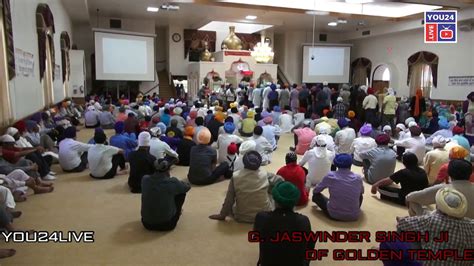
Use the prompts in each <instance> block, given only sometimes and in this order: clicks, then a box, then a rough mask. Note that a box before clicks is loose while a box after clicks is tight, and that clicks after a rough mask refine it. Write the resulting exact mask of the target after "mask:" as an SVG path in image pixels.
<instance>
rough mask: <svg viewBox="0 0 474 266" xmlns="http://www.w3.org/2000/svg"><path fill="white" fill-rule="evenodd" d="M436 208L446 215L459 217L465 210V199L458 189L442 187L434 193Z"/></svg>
mask: <svg viewBox="0 0 474 266" xmlns="http://www.w3.org/2000/svg"><path fill="white" fill-rule="evenodd" d="M436 208H437V209H438V210H439V211H440V212H442V213H444V214H446V215H448V216H451V217H455V218H459V219H461V218H464V216H465V215H466V212H467V200H466V197H465V196H464V195H463V194H462V193H461V192H459V191H458V190H456V189H454V188H451V187H444V188H442V189H440V190H438V192H437V193H436Z"/></svg>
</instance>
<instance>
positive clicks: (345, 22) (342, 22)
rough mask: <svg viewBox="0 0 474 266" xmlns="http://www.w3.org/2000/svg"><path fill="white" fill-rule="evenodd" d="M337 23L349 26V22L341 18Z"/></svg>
mask: <svg viewBox="0 0 474 266" xmlns="http://www.w3.org/2000/svg"><path fill="white" fill-rule="evenodd" d="M337 23H338V24H347V20H346V19H341V18H339V19H337Z"/></svg>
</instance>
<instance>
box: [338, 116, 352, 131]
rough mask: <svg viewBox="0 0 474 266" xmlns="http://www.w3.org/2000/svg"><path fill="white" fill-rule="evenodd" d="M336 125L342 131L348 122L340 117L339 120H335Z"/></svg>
mask: <svg viewBox="0 0 474 266" xmlns="http://www.w3.org/2000/svg"><path fill="white" fill-rule="evenodd" d="M337 125H338V126H339V127H340V128H341V129H343V128H345V127H347V125H349V121H347V119H346V118H344V117H341V118H339V119H338V120H337Z"/></svg>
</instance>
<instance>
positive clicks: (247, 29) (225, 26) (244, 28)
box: [199, 21, 273, 33]
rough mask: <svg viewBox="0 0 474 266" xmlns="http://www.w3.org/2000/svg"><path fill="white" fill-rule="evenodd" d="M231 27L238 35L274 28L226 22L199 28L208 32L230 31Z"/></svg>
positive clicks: (217, 22)
mask: <svg viewBox="0 0 474 266" xmlns="http://www.w3.org/2000/svg"><path fill="white" fill-rule="evenodd" d="M230 26H234V27H235V32H237V33H255V32H258V31H261V30H265V29H268V28H271V27H273V25H264V24H254V23H238V22H224V21H211V22H209V23H207V24H206V25H204V26H202V27H201V28H199V30H207V31H228V30H229V27H230Z"/></svg>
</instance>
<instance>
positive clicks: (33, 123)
mask: <svg viewBox="0 0 474 266" xmlns="http://www.w3.org/2000/svg"><path fill="white" fill-rule="evenodd" d="M25 125H26V129H27V130H28V131H31V130H33V129H34V128H35V127H37V126H38V123H36V121H33V120H26V122H25Z"/></svg>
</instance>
